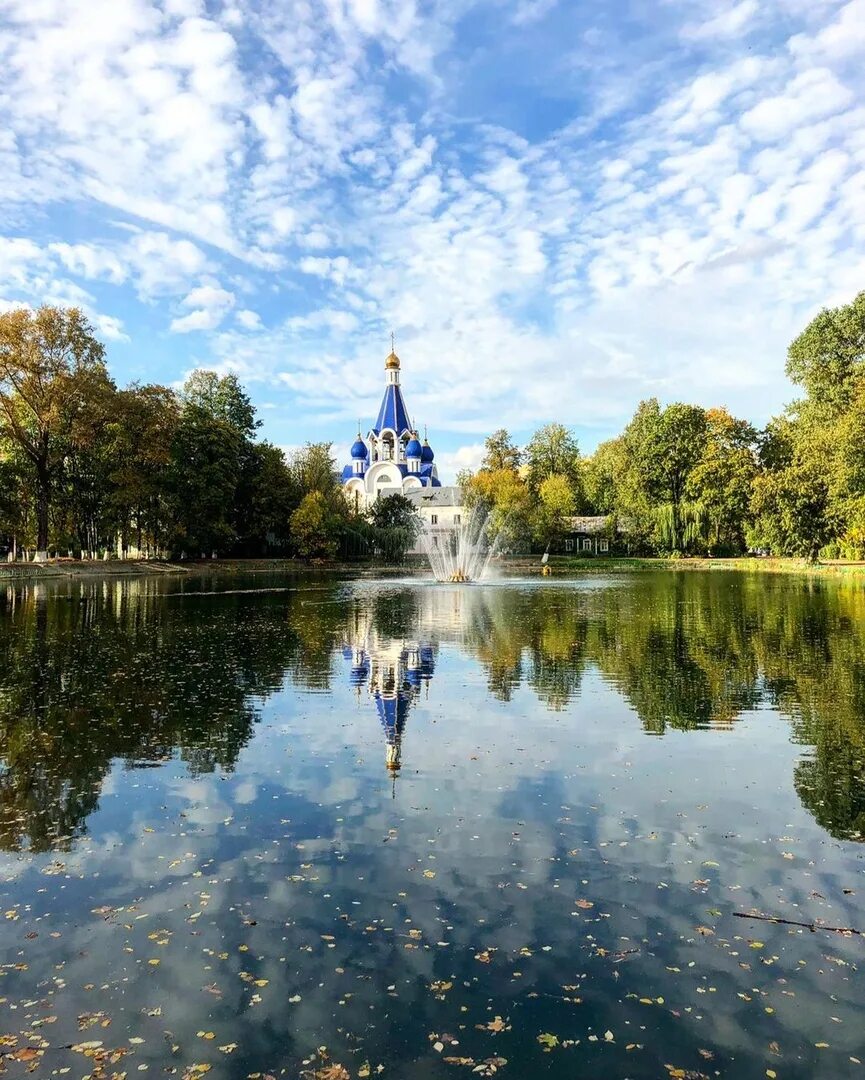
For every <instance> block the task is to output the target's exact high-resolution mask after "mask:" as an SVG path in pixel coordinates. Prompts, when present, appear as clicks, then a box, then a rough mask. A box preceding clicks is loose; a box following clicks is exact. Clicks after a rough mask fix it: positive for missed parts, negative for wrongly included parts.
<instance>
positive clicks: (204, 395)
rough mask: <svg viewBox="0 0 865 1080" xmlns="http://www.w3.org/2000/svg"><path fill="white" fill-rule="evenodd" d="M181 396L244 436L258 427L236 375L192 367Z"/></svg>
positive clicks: (247, 436) (259, 425) (252, 410)
mask: <svg viewBox="0 0 865 1080" xmlns="http://www.w3.org/2000/svg"><path fill="white" fill-rule="evenodd" d="M183 398H184V401H186V402H188V403H189V404H190V405H197V406H198V407H199V408H200V409H202V410H203V411H204V412H205V413H207V414H208V416H212V417H213V418H214V419H215V420H222V421H224V422H225V423H226V424H228V425H229V426H230V427H232V428H234V430H235V431H237V432H239V433H240V434H241V435H242V436H243V437H244V438H246V439H251V438H252V436H253V434H254V433H255V431H256V430H257V429H258V428H260V427H261V421H260V420H257V419H256V417H255V406H254V405H253V404H252V402H251V401H250V398H249V395H248V394H247V393H246V391H245V390H244V389H243V387H242V386H241V385H240V382H239V380H238V378H237V376H236V375H223V376H222V377H220V376H219V375H217V374H216V372H214V371H203V370H201V369H198V370H196V371H193V372H192V374H191V375H190V376H189V378H188V379H187V380H186V382H185V383H184V384H183Z"/></svg>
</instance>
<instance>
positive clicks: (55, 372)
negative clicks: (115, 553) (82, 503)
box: [0, 305, 108, 553]
mask: <svg viewBox="0 0 865 1080" xmlns="http://www.w3.org/2000/svg"><path fill="white" fill-rule="evenodd" d="M104 354H105V350H104V349H103V347H102V345H101V344H100V343H99V342H98V341H97V340H96V338H95V337H94V336H93V328H92V327H91V325H90V323H89V322H88V321H87V319H86V318H85V317H84V315H83V314H82V313H81V311H79V310H78V309H77V308H68V309H64V308H58V307H50V306H47V305H46V306H44V307H41V308H39V309H38V310H37V311H35V312H34V311H30V310H28V309H26V308H19V309H16V310H13V311H9V312H6V313H5V314H3V315H0V436H2V437H5V438H6V439H8V440H10V441H11V442H12V443H14V444H15V445H16V446H17V447H19V449H20V450H21V451H22V453H23V454H24V457H25V458H26V460H27V461H28V463H29V465H30V467H31V468H32V470H33V473H34V478H35V493H36V547H37V550H38V551H39V552H40V553H44V552H46V551H47V548H48V518H49V511H50V508H51V498H52V489H53V485H54V483H55V480H56V478H57V473H58V469H59V468H60V466H61V464H62V455H63V452H64V448H65V447H66V445H67V444H68V442H69V441H70V438H71V437H72V435H73V430H74V428H75V426H76V424H79V423H80V422H82V421H83V420H85V419H86V417H87V412H88V409H89V408H90V405H91V402H92V399H93V398H94V396H95V395H96V394H97V393H98V392H100V391H101V390H102V389H103V388H104V387H105V385H106V384H107V383H108V373H107V370H106V368H105V363H104V360H103V357H104Z"/></svg>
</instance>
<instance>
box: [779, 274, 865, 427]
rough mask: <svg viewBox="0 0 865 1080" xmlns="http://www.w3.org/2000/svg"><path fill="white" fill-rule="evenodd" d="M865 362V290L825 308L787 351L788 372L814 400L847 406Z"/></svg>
mask: <svg viewBox="0 0 865 1080" xmlns="http://www.w3.org/2000/svg"><path fill="white" fill-rule="evenodd" d="M863 361H865V292H860V293H859V295H858V296H856V297H855V298H854V299H853V300H852V301H851V302H850V303H849V304H845V305H843V306H842V307H837V308H824V309H823V310H822V311H821V312H820V313H819V315H816V316H815V317H814V318H813V319H812V320H811V322H810V323H808V325H807V326H806V327H805V329H804V330H803V331H802V333H801V334H800V335H799V336H798V337H797V338H796V340H795V341H793V342H792V343H791V345H790V348H789V349H788V351H787V374H788V375H789V376H790V378H791V379H792V380H793V382H794V383H798V384H799V385H800V386H803V387H804V388H805V390H806V392H807V394H808V396H809V397H810V398H811V399H812V400H814V401H822V402H824V403H825V404H826V405H828V406H829V407H830V408H833V409H838V408H843V407H844V406H845V405H846V404H847V402H848V400H849V396H850V392H851V387H852V385H853V383H854V381H855V380H856V379H857V378H859V377H860V376H861V373H862V369H863Z"/></svg>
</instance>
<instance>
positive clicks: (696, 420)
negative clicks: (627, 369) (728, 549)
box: [623, 398, 707, 551]
mask: <svg viewBox="0 0 865 1080" xmlns="http://www.w3.org/2000/svg"><path fill="white" fill-rule="evenodd" d="M706 431H707V424H706V414H705V412H704V411H703V409H701V408H700V407H699V406H697V405H683V404H681V403H678V402H677V403H675V404H673V405H668V406H667V407H666V408H665V409H661V407H660V406H659V404H658V401H657V399H656V398H651V399H650V400H649V401H643V402H641V403H640V405H639V406H638V408H637V411H636V413H635V414H634V418H633V419H632V420H631V422H630V424H629V425H628V426H627V428H626V429H625V432H624V435H623V438H624V441H625V447H626V450H627V453H628V457H629V458H630V464H631V465H632V467H633V470H634V476H635V479H636V481H637V487H638V489H639V490H640V493H641V494H642V495H644V496H645V497H646V499H647V500H648V502H649V503H650V505H652V506H653V507H654V508H658V507H660V506H662V505H664V504H667V505H668V506H669V511H667V512H665V513H666V515H667V516H666V520H667V521H668V529H667V530H666V531H667V533H668V536H669V542H670V543H671V544H672V549H671V550H673V551H681V550H682V549H683V547H684V521H683V514H682V504H683V503H684V502H685V501H686V491H687V483H688V479H689V477H690V474H691V471H692V470H693V469H694V467H695V466H696V464H697V463H698V462H699V461H700V459H701V457H702V455H703V451H704V448H705V444H706Z"/></svg>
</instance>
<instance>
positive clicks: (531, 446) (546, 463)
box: [525, 423, 582, 501]
mask: <svg viewBox="0 0 865 1080" xmlns="http://www.w3.org/2000/svg"><path fill="white" fill-rule="evenodd" d="M525 460H526V466H527V478H528V483H529V487H530V488H531V489H532V490H533V491H537V490H538V488H539V487H540V486H541V484H542V483H543V482H544V480H546V479H547V477H550V476H563V477H565V479H566V480H567V481H568V483H569V484H570V485H571V488H572V490H573V492H574V496H575V499H577V501H580V496H581V486H582V475H581V470H580V449H579V446H578V445H577V440H576V439H575V438H574V435H573V432H571V431H570V430H569V429H568V428H566V427H565V426H564V424H557V423H552V424H545V425H544V426H543V427H542V428H539V429H538V430H537V431H536V432H535V433H534V435H532V437H531V439H529V442H528V445H527V446H526V450H525Z"/></svg>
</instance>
